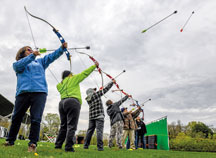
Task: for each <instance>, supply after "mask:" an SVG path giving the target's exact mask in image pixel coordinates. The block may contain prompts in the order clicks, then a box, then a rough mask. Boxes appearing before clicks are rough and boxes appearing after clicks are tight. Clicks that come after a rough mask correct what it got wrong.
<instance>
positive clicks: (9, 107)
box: [0, 94, 31, 124]
mask: <svg viewBox="0 0 216 158" xmlns="http://www.w3.org/2000/svg"><path fill="white" fill-rule="evenodd" d="M13 108H14V104H13V103H11V102H10V101H9V100H8V99H7V98H5V97H4V96H3V95H1V94H0V109H1V110H0V115H1V116H3V117H5V116H9V117H8V118H10V117H11V115H10V114H11V113H12V112H13ZM30 122H31V121H30V116H29V115H28V114H27V113H26V114H25V116H24V118H23V121H22V123H26V124H29V123H30Z"/></svg>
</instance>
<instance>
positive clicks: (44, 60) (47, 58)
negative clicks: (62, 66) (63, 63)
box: [38, 42, 67, 69]
mask: <svg viewBox="0 0 216 158" xmlns="http://www.w3.org/2000/svg"><path fill="white" fill-rule="evenodd" d="M64 48H67V42H65V43H63V44H62V46H61V47H60V48H59V49H57V50H55V51H54V52H53V53H50V54H48V55H45V56H44V57H43V58H41V59H38V60H41V62H42V65H43V67H44V69H46V68H47V67H48V66H49V64H51V63H52V62H53V61H55V60H56V59H58V58H59V57H60V56H61V55H62V54H63V53H64Z"/></svg>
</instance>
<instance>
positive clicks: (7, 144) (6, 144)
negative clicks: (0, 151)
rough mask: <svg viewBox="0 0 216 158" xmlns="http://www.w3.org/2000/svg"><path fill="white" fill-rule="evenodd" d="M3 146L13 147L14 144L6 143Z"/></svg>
mask: <svg viewBox="0 0 216 158" xmlns="http://www.w3.org/2000/svg"><path fill="white" fill-rule="evenodd" d="M3 145H4V146H13V145H14V144H13V143H10V142H9V141H6V142H5V143H4V144H3Z"/></svg>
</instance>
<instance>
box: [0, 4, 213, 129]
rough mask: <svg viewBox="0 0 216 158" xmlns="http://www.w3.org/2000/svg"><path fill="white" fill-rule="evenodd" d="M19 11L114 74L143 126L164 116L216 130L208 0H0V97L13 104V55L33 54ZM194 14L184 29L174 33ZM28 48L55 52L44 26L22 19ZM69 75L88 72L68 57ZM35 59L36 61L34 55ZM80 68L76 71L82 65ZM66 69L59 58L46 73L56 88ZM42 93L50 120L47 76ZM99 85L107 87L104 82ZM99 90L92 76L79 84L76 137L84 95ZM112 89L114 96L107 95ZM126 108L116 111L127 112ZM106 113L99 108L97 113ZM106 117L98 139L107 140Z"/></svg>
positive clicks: (54, 95)
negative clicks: (139, 106) (141, 114)
mask: <svg viewBox="0 0 216 158" xmlns="http://www.w3.org/2000/svg"><path fill="white" fill-rule="evenodd" d="M24 5H25V6H26V7H27V9H28V10H29V11H30V12H31V13H32V14H34V15H36V16H39V17H41V18H44V19H46V20H47V21H49V22H50V23H51V24H53V25H54V26H55V27H56V28H57V29H58V30H59V31H60V33H61V34H62V35H63V36H64V38H65V40H66V41H67V42H68V45H69V47H78V46H86V45H90V46H91V50H88V51H85V52H86V53H88V54H90V55H92V56H94V57H95V58H96V59H97V60H98V61H99V63H100V67H101V68H102V69H103V70H104V71H105V72H107V73H109V74H111V75H112V76H116V75H117V74H119V73H120V72H121V71H122V70H124V69H125V70H126V71H127V72H126V73H124V74H122V75H121V76H120V77H119V78H118V79H117V83H118V84H119V85H120V87H121V88H122V89H124V90H125V91H126V92H127V93H129V94H132V96H133V97H134V98H136V99H137V100H139V101H140V103H142V102H144V101H146V100H147V99H149V98H151V99H152V101H150V102H148V103H146V104H145V107H144V109H145V122H146V123H148V122H150V121H152V120H155V119H158V118H160V117H163V116H166V115H167V116H168V122H169V123H171V122H173V121H177V120H181V121H182V123H183V124H185V125H186V124H187V123H188V122H190V121H193V120H194V121H202V122H204V123H206V124H207V125H213V126H214V127H216V121H215V116H216V93H215V92H216V69H215V68H214V67H215V66H214V65H215V60H216V44H215V43H216V39H215V37H216V30H215V28H216V18H215V17H216V11H215V8H216V1H215V0H205V1H203V0H181V1H179V0H145V1H143V0H133V1H132V0H118V1H116V0H108V1H101V0H79V1H78V0H64V1H60V0H47V1H44V0H37V1H36V0H35V1H33V0H32V1H30V0H19V1H16V0H1V2H0V28H1V29H0V34H1V36H0V64H1V66H0V74H1V77H0V85H1V88H0V93H1V94H2V95H4V96H5V97H6V98H8V99H9V100H10V101H11V102H14V100H15V91H16V75H15V73H14V71H13V68H12V63H13V62H14V61H15V55H16V52H17V51H18V49H19V48H21V47H23V46H25V45H30V46H31V47H33V48H34V43H33V40H32V37H31V33H30V29H29V25H28V21H27V18H26V14H25V11H24ZM175 10H178V13H177V14H175V15H173V16H171V17H170V18H169V19H167V20H166V21H164V22H162V23H161V24H160V25H157V26H155V27H154V28H152V29H150V30H149V31H147V32H146V33H144V34H141V31H142V30H143V29H145V28H147V27H149V26H150V25H152V24H154V23H155V22H157V21H159V20H160V19H162V18H164V17H165V16H167V15H169V14H171V13H172V12H174V11H175ZM192 11H195V14H194V15H193V16H192V18H191V20H190V21H189V23H188V25H187V26H186V27H185V29H184V31H183V32H182V33H181V32H180V29H181V27H182V26H183V25H184V23H185V22H186V20H187V18H188V17H189V16H190V14H191V12H192ZM29 20H30V24H31V27H32V31H33V34H34V38H35V41H36V46H37V47H40V48H47V49H55V48H58V47H59V46H60V42H59V41H58V38H57V37H56V35H55V34H54V33H53V32H52V29H51V27H50V26H48V25H47V24H45V23H44V22H42V21H39V20H36V19H34V18H31V17H29ZM71 54H72V71H73V72H74V73H79V72H81V71H82V70H84V69H86V68H87V67H89V66H91V65H92V61H90V60H89V58H88V57H87V56H85V55H78V54H77V53H76V52H73V51H71ZM42 56H43V55H42ZM83 63H84V64H83ZM65 69H69V62H68V61H67V59H66V57H65V55H63V56H61V57H60V59H58V60H57V61H56V62H54V63H53V64H52V65H50V70H51V71H52V72H53V73H54V74H55V76H56V77H57V79H58V80H59V81H60V80H61V79H60V78H61V72H62V71H63V70H65ZM46 77H47V82H48V86H49V94H48V100H47V104H46V108H45V111H44V114H46V113H49V112H51V113H58V102H59V101H60V96H59V94H58V92H57V90H56V84H57V81H56V80H55V79H54V77H53V76H52V75H51V73H50V72H49V70H47V72H46ZM104 80H105V82H106V83H107V82H109V79H108V78H107V77H105V76H104ZM97 85H98V86H100V85H101V79H100V75H99V74H98V72H94V73H93V74H92V75H91V76H90V77H89V78H87V79H86V80H85V81H83V82H82V83H81V91H82V98H83V105H82V109H81V115H80V121H79V127H78V129H79V130H80V129H82V130H84V129H87V124H88V105H87V103H86V102H85V101H84V98H85V97H86V94H85V90H86V89H87V88H89V87H96V86H97ZM113 89H116V88H115V87H114V88H113ZM106 97H107V98H103V100H104V102H105V101H106V100H107V99H109V98H110V99H113V100H114V101H117V100H119V99H120V98H121V95H120V94H116V93H112V92H109V93H108V94H107V95H106ZM129 104H131V101H127V102H126V103H125V104H124V105H123V106H128V105H129ZM105 109H106V107H105ZM109 123H110V122H109V118H108V117H107V115H106V120H105V132H107V133H108V132H109V129H110V127H109Z"/></svg>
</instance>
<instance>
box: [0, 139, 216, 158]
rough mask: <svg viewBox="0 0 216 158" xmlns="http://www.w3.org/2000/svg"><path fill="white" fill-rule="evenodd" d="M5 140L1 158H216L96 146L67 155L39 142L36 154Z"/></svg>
mask: <svg viewBox="0 0 216 158" xmlns="http://www.w3.org/2000/svg"><path fill="white" fill-rule="evenodd" d="M4 142H5V139H0V158H67V157H68V158H69V157H73V158H216V153H208V152H184V151H171V150H170V151H163V150H150V149H146V150H142V149H138V150H133V151H129V150H126V149H122V150H119V149H117V148H112V149H110V148H108V147H107V146H105V147H104V151H97V147H96V146H95V145H92V146H90V148H89V149H87V150H86V149H83V146H82V145H75V152H74V153H66V152H65V151H64V150H63V149H54V143H49V142H39V143H38V148H37V152H36V153H29V152H27V148H28V147H27V144H28V141H24V140H22V141H21V140H17V141H16V143H15V145H14V146H10V147H5V146H3V145H2V144H3V143H4Z"/></svg>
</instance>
